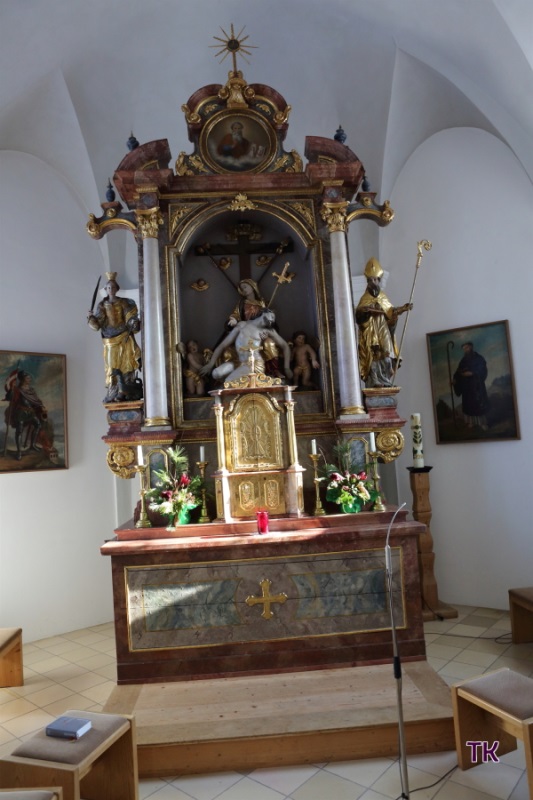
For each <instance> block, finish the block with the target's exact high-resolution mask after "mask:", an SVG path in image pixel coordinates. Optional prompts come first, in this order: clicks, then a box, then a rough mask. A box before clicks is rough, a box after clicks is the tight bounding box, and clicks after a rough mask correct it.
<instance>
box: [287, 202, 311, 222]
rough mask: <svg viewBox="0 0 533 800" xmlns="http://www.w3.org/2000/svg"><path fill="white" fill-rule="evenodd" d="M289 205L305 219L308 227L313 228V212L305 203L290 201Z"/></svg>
mask: <svg viewBox="0 0 533 800" xmlns="http://www.w3.org/2000/svg"><path fill="white" fill-rule="evenodd" d="M291 207H292V208H293V209H294V210H295V211H296V212H297V213H298V214H299V215H300V216H301V217H303V218H304V219H305V221H306V222H307V224H308V225H309V227H311V228H313V227H314V224H315V218H314V216H313V212H312V211H311V208H310V207H309V206H308V205H306V204H305V203H292V204H291Z"/></svg>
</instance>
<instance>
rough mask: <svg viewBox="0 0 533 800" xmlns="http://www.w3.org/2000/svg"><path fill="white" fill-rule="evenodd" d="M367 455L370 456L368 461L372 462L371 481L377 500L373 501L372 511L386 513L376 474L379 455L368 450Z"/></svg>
mask: <svg viewBox="0 0 533 800" xmlns="http://www.w3.org/2000/svg"><path fill="white" fill-rule="evenodd" d="M368 455H369V456H370V460H371V462H372V480H373V482H374V490H375V491H376V492H377V493H378V496H377V500H375V501H374V508H373V509H372V511H386V510H387V509H386V508H385V506H384V505H383V500H382V499H381V487H380V480H379V472H378V456H379V453H378V452H377V451H374V452H372V451H371V450H369V452H368Z"/></svg>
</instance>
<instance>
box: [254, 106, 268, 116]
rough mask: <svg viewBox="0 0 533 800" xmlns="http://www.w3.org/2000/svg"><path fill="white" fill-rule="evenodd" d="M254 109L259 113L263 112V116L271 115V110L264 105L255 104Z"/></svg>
mask: <svg viewBox="0 0 533 800" xmlns="http://www.w3.org/2000/svg"><path fill="white" fill-rule="evenodd" d="M255 107H256V108H258V109H259V110H260V111H263V113H264V114H268V115H269V116H270V114H272V109H271V108H270V106H268V105H267V104H266V103H256V104H255Z"/></svg>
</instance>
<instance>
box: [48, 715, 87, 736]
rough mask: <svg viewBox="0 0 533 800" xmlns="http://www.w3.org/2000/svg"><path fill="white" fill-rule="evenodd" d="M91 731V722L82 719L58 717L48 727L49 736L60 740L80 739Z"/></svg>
mask: <svg viewBox="0 0 533 800" xmlns="http://www.w3.org/2000/svg"><path fill="white" fill-rule="evenodd" d="M90 729H91V720H90V719H83V718H82V717H58V718H57V719H55V720H54V721H53V722H51V723H50V725H47V726H46V735H47V736H56V737H57V738H59V739H79V738H80V736H83V734H84V733H87V731H89V730H90Z"/></svg>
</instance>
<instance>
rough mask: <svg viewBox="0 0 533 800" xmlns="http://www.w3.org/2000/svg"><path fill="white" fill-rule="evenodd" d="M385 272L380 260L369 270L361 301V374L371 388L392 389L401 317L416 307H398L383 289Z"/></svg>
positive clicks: (358, 319) (372, 262)
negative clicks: (397, 331)
mask: <svg viewBox="0 0 533 800" xmlns="http://www.w3.org/2000/svg"><path fill="white" fill-rule="evenodd" d="M382 276H383V269H382V267H381V264H380V263H379V261H378V260H377V258H371V259H370V260H369V261H368V263H367V265H366V267H365V277H366V283H367V287H366V291H365V293H364V294H363V296H362V297H361V299H360V300H359V303H358V304H357V308H356V311H355V319H356V322H357V325H358V326H359V348H358V353H359V370H360V373H361V378H362V380H363V381H364V382H365V385H366V386H367V387H368V388H376V387H380V386H392V383H393V380H394V373H395V368H396V361H397V358H398V348H397V345H396V338H395V331H396V324H397V322H398V317H399V316H400V314H403V313H404V312H405V311H409V310H410V309H411V308H412V307H413V306H412V304H411V303H406V304H405V305H403V306H398V307H395V306H393V305H392V303H391V302H390V300H389V298H388V297H387V295H386V294H385V292H384V291H383V290H382V288H381V278H382Z"/></svg>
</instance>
